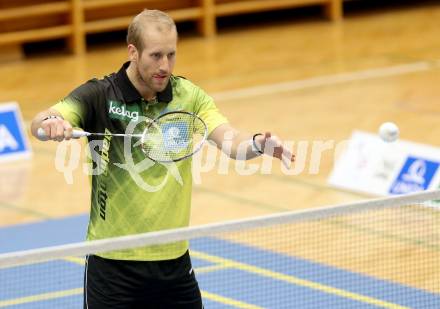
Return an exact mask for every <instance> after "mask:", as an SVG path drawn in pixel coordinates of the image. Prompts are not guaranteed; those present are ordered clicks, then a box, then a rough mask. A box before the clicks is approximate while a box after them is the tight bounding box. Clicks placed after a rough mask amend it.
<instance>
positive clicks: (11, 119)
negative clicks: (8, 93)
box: [0, 103, 30, 161]
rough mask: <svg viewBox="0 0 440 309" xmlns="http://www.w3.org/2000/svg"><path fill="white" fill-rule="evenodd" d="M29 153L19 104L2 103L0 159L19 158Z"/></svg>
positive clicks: (0, 111) (0, 108)
mask: <svg viewBox="0 0 440 309" xmlns="http://www.w3.org/2000/svg"><path fill="white" fill-rule="evenodd" d="M29 154H30V150H29V147H28V144H27V141H26V135H25V133H24V131H23V128H22V124H21V117H20V112H19V109H18V105H17V104H14V103H13V104H4V105H0V161H2V160H7V159H9V160H11V159H17V158H19V157H23V156H28V155H29Z"/></svg>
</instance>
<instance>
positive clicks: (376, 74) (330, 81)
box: [211, 60, 440, 102]
mask: <svg viewBox="0 0 440 309" xmlns="http://www.w3.org/2000/svg"><path fill="white" fill-rule="evenodd" d="M438 67H440V60H437V61H432V62H429V61H420V62H414V63H409V64H401V65H396V66H391V67H384V68H378V69H368V70H363V71H355V72H346V73H340V74H334V75H326V76H319V77H312V78H308V79H302V80H293V81H288V82H282V83H274V84H268V85H264V86H256V87H249V88H242V89H237V90H227V91H221V92H217V93H213V94H211V95H212V97H213V98H214V100H215V101H216V102H219V101H229V100H234V99H241V98H247V97H254V96H260V95H268V94H274V93H280V92H286V91H295V90H303V89H307V88H315V87H322V86H328V85H336V84H342V83H347V82H353V81H359V80H366V79H374V78H382V77H388V76H397V75H403V74H409V73H415V72H422V71H428V70H432V69H433V68H438Z"/></svg>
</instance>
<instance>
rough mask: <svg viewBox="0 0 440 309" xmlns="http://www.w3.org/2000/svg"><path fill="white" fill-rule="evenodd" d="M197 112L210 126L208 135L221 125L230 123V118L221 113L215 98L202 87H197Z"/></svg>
mask: <svg viewBox="0 0 440 309" xmlns="http://www.w3.org/2000/svg"><path fill="white" fill-rule="evenodd" d="M194 95H195V100H196V111H195V112H196V114H197V115H198V116H199V117H200V118H202V120H203V121H204V122H205V123H206V125H207V127H208V135H209V134H211V132H212V131H214V129H215V128H217V127H218V126H219V125H222V124H225V123H228V119H227V118H226V117H225V116H223V114H222V113H220V111H219V109H218V108H217V106H216V105H215V103H214V99H213V98H212V97H211V96H209V95H208V94H207V93H206V92H205V91H203V90H202V89H201V88H199V87H196V88H195V93H194Z"/></svg>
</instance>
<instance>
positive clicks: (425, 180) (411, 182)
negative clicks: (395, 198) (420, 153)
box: [390, 156, 439, 194]
mask: <svg viewBox="0 0 440 309" xmlns="http://www.w3.org/2000/svg"><path fill="white" fill-rule="evenodd" d="M438 167H439V162H434V161H429V160H425V159H422V158H416V157H411V156H410V157H408V158H407V159H406V162H405V164H404V166H403V168H402V170H401V171H400V173H399V176H397V179H396V180H395V181H394V183H393V184H392V186H391V188H390V193H391V194H404V193H410V192H416V191H423V190H426V189H428V187H429V184H430V183H431V181H432V179H433V177H434V175H435V173H436V171H437V169H438Z"/></svg>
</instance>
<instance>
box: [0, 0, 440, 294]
mask: <svg viewBox="0 0 440 309" xmlns="http://www.w3.org/2000/svg"><path fill="white" fill-rule="evenodd" d="M363 2H367V1H359V2H357V3H353V2H347V3H345V12H344V18H343V20H341V21H339V22H330V21H328V20H325V19H323V18H322V17H321V16H320V14H319V12H318V11H315V10H314V8H307V9H292V10H284V11H277V12H265V13H260V14H250V15H245V16H239V17H234V18H224V19H222V20H220V21H219V33H218V35H217V37H215V38H210V39H206V38H203V37H200V36H199V35H198V34H195V33H194V31H193V29H192V26H191V24H187V23H182V24H178V27H181V28H182V30H181V33H180V43H179V46H178V48H179V50H178V61H177V66H176V69H175V74H177V75H184V76H186V77H187V78H189V79H191V80H193V81H194V82H195V83H197V84H199V85H200V86H202V87H203V88H204V89H205V90H206V91H207V92H208V93H210V94H211V95H213V96H214V98H216V99H217V104H218V106H219V107H220V109H221V110H222V111H223V112H224V114H225V115H226V116H227V117H228V118H229V120H230V121H231V123H233V124H234V125H235V126H237V127H238V128H240V129H243V130H246V131H248V132H256V131H261V130H264V129H265V128H269V129H271V130H272V131H273V132H276V133H277V134H278V135H279V136H280V137H281V138H284V139H290V140H294V141H299V140H335V141H342V140H345V139H347V138H348V137H349V136H350V134H351V132H352V130H354V129H361V130H365V131H370V132H375V131H376V129H377V127H378V126H379V125H380V123H382V122H383V121H388V120H393V121H395V122H396V123H398V124H399V126H400V129H401V133H402V138H405V139H408V140H411V141H415V142H420V143H424V144H431V145H433V146H438V141H437V138H436V137H437V136H438V133H439V132H438V131H439V129H438V126H436V124H437V120H438V116H439V107H438V103H437V97H438V95H437V93H438V86H437V85H438V84H439V80H440V75H439V68H440V56H439V55H440V41H439V39H438V31H439V23H438V19H439V17H440V6H439V5H438V3H436V2H435V1H425V2H417V3H411V1H404V2H402V1H400V2H399V1H394V2H393V4H392V5H390V4H380V3H377V2H376V3H373V4H371V2H370V4H365V3H363ZM113 35H114V36H115V37H116V38H114V39H111V40H110V39H109V38H108V37H105V36H101V37H100V36H96V37H92V38H90V39H91V40H93V39H94V40H95V42H91V44H90V46H89V48H88V52H87V53H86V54H85V55H84V56H74V55H71V54H69V53H66V52H65V51H64V50H63V49H62V44H61V46H60V45H59V43H58V42H55V43H54V45H55V48H54V47H51V46H49V45H37V46H30V47H27V48H28V49H29V54H28V56H27V57H25V58H24V59H22V60H14V61H7V62H3V63H2V64H1V65H0V73H1V76H2V81H1V82H0V89H1V91H0V101H1V102H7V101H17V102H18V103H19V104H20V108H21V111H22V114H23V117H24V120H25V122H26V121H27V123H29V121H30V120H31V119H32V117H33V116H34V115H35V113H36V112H38V111H40V110H41V109H43V108H45V107H47V106H49V105H51V104H53V103H54V102H56V101H57V100H58V99H59V98H61V97H63V96H64V95H65V94H67V93H68V92H69V91H70V90H71V89H73V88H74V87H75V86H76V85H78V84H79V83H82V82H83V81H85V80H87V79H89V78H91V77H100V76H103V75H104V74H107V73H109V72H113V71H115V70H117V69H118V68H119V67H120V65H121V63H122V62H123V61H125V59H126V50H125V45H124V41H123V35H122V34H121V33H115V34H113ZM98 43H100V44H98ZM57 44H58V45H57ZM421 63H422V64H428V67H429V69H420V66H418V65H419V64H421ZM402 65H409V67H410V68H413V69H410V70H406V71H405V72H404V73H403V72H402V71H400V70H399V68H400V66H402ZM376 69H381V70H376ZM383 70H386V71H385V72H387V73H386V74H384V73H383V72H384V71H383ZM358 72H368V78H362V79H360V78H358V76H359V75H358V74H356V73H358ZM340 73H352V74H348V75H347V76H348V77H347V78H346V79H345V80H344V81H338V79H337V76H338V74H340ZM322 77H325V79H322ZM305 80H308V81H312V82H311V84H312V86H310V83H309V84H307V85H308V86H303V85H305V83H304V81H305ZM286 85H287V86H286ZM30 140H31V144H32V149H33V152H34V154H33V157H32V159H30V160H27V161H19V162H14V163H6V164H2V165H0V171H1V173H0V184H1V189H0V224H1V225H2V226H3V227H7V226H10V225H14V224H18V223H21V224H24V223H31V222H35V221H39V220H44V219H57V218H64V217H67V216H72V215H81V214H85V213H87V212H88V207H89V203H88V199H89V191H88V179H87V176H86V175H84V174H83V173H82V171H81V170H80V169H78V170H76V171H75V173H74V182H73V184H72V185H69V184H66V182H65V180H64V177H63V175H62V174H61V173H59V172H57V171H56V170H55V167H54V156H55V151H56V146H57V144H56V143H39V142H36V141H35V139H33V138H30ZM333 160H334V153H333V152H331V151H330V152H325V153H324V154H323V160H322V162H321V165H320V169H319V173H317V174H312V175H311V174H310V173H308V172H307V169H306V170H305V171H304V172H302V173H301V174H299V175H296V176H286V175H283V174H282V173H281V171H280V169H279V163H278V162H274V168H273V173H272V174H269V175H260V174H257V175H253V176H240V175H237V174H236V173H235V172H234V168H233V163H231V165H230V170H229V172H228V173H227V175H219V173H218V172H217V170H213V171H211V172H209V173H204V174H202V183H201V184H200V185H197V186H195V188H194V194H193V206H192V220H191V222H192V225H198V224H204V223H209V222H215V221H224V220H229V219H236V218H247V217H251V216H256V215H263V214H269V213H274V212H281V211H286V210H292V209H302V208H313V207H317V206H323V205H329V204H335V203H341V202H348V201H354V200H359V199H361V198H365V197H366V196H361V195H358V194H354V193H352V192H346V191H341V190H336V189H334V188H331V187H329V186H328V185H327V183H326V180H327V177H328V174H329V172H330V170H331V168H332V163H333ZM256 162H258V160H256ZM79 232H82V231H79ZM4 241H8V239H1V242H4ZM393 262H395V263H398V261H393ZM415 284H417V283H415ZM437 292H438V291H437Z"/></svg>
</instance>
